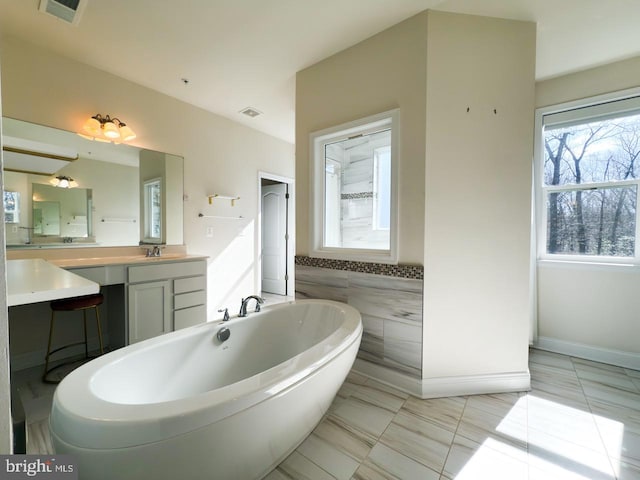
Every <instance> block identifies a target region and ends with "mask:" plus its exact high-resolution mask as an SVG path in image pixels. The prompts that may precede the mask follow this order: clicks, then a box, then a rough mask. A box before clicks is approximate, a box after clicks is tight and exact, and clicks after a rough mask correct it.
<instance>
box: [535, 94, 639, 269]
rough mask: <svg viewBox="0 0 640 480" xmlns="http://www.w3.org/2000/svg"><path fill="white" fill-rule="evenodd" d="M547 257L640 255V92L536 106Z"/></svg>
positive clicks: (540, 205)
mask: <svg viewBox="0 0 640 480" xmlns="http://www.w3.org/2000/svg"><path fill="white" fill-rule="evenodd" d="M538 127H539V138H538V142H537V143H538V147H539V148H538V154H537V157H538V161H537V165H536V166H537V172H536V178H537V194H538V195H537V197H538V203H537V204H538V210H539V212H538V228H539V232H540V237H539V245H540V247H539V249H540V252H539V254H540V257H541V258H562V257H567V258H574V259H575V258H585V259H589V260H607V261H611V260H613V261H616V259H626V260H627V261H628V260H629V259H636V258H637V256H638V253H637V248H636V243H637V242H636V238H637V226H638V219H637V216H638V184H639V183H640V178H639V176H640V158H639V157H640V97H637V96H636V97H629V98H625V99H621V100H614V99H607V100H606V101H602V100H601V101H600V102H593V101H592V102H589V104H587V105H585V104H582V105H580V104H575V103H574V104H572V105H570V108H562V109H553V108H552V109H546V111H541V112H538Z"/></svg>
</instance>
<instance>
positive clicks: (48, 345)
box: [42, 310, 56, 381]
mask: <svg viewBox="0 0 640 480" xmlns="http://www.w3.org/2000/svg"><path fill="white" fill-rule="evenodd" d="M55 314H56V312H55V310H51V322H50V324H49V341H48V342H47V354H46V355H45V357H44V374H43V375H42V379H43V380H45V381H46V379H47V378H46V377H47V373H48V372H49V357H50V356H51V341H52V339H53V322H54V321H55Z"/></svg>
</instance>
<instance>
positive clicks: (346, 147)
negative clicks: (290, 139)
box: [311, 110, 399, 263]
mask: <svg viewBox="0 0 640 480" xmlns="http://www.w3.org/2000/svg"><path fill="white" fill-rule="evenodd" d="M398 116H399V114H398V111H397V110H394V111H391V112H386V113H382V114H379V115H374V116H372V117H367V118H365V119H362V120H359V121H356V122H351V123H349V124H345V125H340V126H337V127H334V128H330V129H327V130H323V131H321V132H315V133H312V134H311V162H312V177H313V178H312V185H313V190H312V196H311V202H312V212H313V215H312V218H311V242H312V248H311V256H315V257H321V258H336V259H342V260H359V261H375V262H383V263H395V262H396V261H397V253H396V231H397V229H396V213H395V211H396V186H395V182H396V180H395V179H396V172H397V163H398V156H397V145H396V144H397V131H398Z"/></svg>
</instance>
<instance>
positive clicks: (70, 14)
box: [39, 0, 87, 25]
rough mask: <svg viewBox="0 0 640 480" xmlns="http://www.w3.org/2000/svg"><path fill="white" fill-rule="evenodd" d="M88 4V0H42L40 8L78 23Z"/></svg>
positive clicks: (73, 23)
mask: <svg viewBox="0 0 640 480" xmlns="http://www.w3.org/2000/svg"><path fill="white" fill-rule="evenodd" d="M86 4H87V0H40V7H39V10H40V11H41V12H44V13H48V14H49V15H53V16H54V17H57V18H59V19H60V20H64V21H65V22H67V23H70V24H71V25H77V24H78V22H79V21H80V17H81V16H82V12H83V11H84V7H85V5H86Z"/></svg>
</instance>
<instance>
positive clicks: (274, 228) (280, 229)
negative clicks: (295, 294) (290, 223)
mask: <svg viewBox="0 0 640 480" xmlns="http://www.w3.org/2000/svg"><path fill="white" fill-rule="evenodd" d="M286 197H287V185H286V184H284V183H279V184H276V185H268V186H264V187H262V291H263V292H268V293H275V294H278V295H286V292H287V288H286V287H287V281H286V274H287V198H286Z"/></svg>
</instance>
